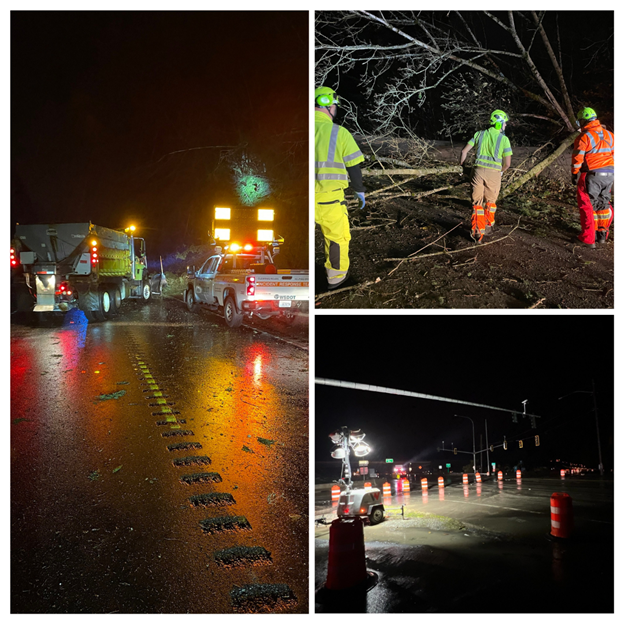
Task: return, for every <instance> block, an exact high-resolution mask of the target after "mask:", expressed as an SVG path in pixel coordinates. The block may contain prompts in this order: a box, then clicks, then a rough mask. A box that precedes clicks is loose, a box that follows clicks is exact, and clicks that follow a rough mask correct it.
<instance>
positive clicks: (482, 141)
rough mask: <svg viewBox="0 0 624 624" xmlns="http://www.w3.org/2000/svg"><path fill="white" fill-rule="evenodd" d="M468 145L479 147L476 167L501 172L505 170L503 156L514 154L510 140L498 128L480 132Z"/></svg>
mask: <svg viewBox="0 0 624 624" xmlns="http://www.w3.org/2000/svg"><path fill="white" fill-rule="evenodd" d="M468 143H469V145H473V146H474V145H475V144H476V145H477V158H476V160H475V167H483V168H484V169H496V171H501V169H502V168H503V156H511V155H512V154H513V152H512V151H511V144H510V143H509V139H508V138H507V137H506V136H505V135H504V134H503V133H502V132H501V131H500V130H497V129H496V128H488V129H487V130H479V131H478V132H476V133H475V135H474V136H473V137H472V139H470V140H469V141H468Z"/></svg>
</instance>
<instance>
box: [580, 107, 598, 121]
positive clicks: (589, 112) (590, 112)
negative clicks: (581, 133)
mask: <svg viewBox="0 0 624 624" xmlns="http://www.w3.org/2000/svg"><path fill="white" fill-rule="evenodd" d="M596 117H598V115H596V111H595V110H594V109H593V108H589V106H586V107H585V108H583V109H582V110H580V111H579V112H578V114H577V115H576V118H577V119H579V120H580V119H584V120H585V121H590V120H592V119H596Z"/></svg>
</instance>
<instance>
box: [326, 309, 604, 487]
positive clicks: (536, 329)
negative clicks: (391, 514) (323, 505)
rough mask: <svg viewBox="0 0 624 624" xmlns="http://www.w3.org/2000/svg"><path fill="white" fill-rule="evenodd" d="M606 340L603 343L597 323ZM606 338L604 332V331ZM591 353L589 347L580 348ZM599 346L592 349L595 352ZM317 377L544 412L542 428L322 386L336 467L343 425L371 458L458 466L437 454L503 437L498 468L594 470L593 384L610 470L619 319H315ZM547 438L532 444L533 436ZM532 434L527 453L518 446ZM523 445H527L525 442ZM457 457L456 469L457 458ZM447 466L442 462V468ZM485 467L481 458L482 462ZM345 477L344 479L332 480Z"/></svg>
mask: <svg viewBox="0 0 624 624" xmlns="http://www.w3.org/2000/svg"><path fill="white" fill-rule="evenodd" d="M598 326H599V327H600V335H601V339H600V340H599V341H596V340H595V338H594V336H596V334H597V330H596V328H597V327H598ZM603 332H604V333H603ZM583 344H585V345H587V349H585V350H584V349H583V347H582V345H583ZM590 345H591V346H590ZM315 358H316V363H315V366H316V377H321V378H328V379H337V380H343V381H352V382H358V383H368V384H374V385H379V386H387V387H390V388H398V389H401V390H409V391H413V392H420V393H424V394H432V395H437V396H443V397H448V398H453V399H459V400H465V401H471V402H475V403H483V404H487V405H493V406H496V407H503V408H509V409H510V410H518V411H520V412H522V401H523V400H524V399H528V404H527V412H528V413H532V414H537V415H539V416H543V418H542V419H540V420H537V429H531V425H530V422H529V419H528V418H525V419H523V418H522V417H519V419H518V424H513V423H512V419H511V415H510V414H506V413H503V412H496V411H492V410H483V409H480V408H474V407H467V406H462V405H457V404H451V403H440V402H434V401H428V400H421V399H415V398H408V397H398V396H390V395H387V394H379V393H372V392H364V391H357V390H351V389H343V388H334V387H328V386H322V385H318V384H317V385H316V392H315V400H316V408H315V411H316V425H315V443H316V453H315V459H316V461H322V462H327V461H335V462H336V470H337V471H338V473H337V475H338V474H339V470H340V468H339V463H340V462H339V461H337V460H331V458H330V456H329V453H330V452H331V450H332V449H333V448H334V447H333V445H332V443H331V441H330V440H329V438H328V437H327V436H328V435H329V433H331V432H332V431H334V430H336V429H337V428H339V427H341V426H343V425H346V426H348V427H350V428H351V429H362V430H363V431H364V432H365V433H366V434H367V437H366V441H367V442H368V443H369V444H370V445H371V446H372V447H373V449H374V451H373V453H371V455H369V456H368V457H367V459H370V460H373V461H384V459H386V458H393V459H394V460H395V461H402V462H404V461H409V460H411V461H418V460H419V459H420V460H433V461H435V462H436V463H437V462H438V461H440V460H442V459H444V461H445V462H451V461H455V464H457V466H456V465H455V464H454V467H455V468H456V469H457V470H459V469H460V468H461V466H462V465H463V464H465V463H472V461H471V460H472V458H471V456H469V455H457V456H453V454H452V453H451V454H448V453H447V454H439V453H437V451H436V448H437V447H438V446H440V447H441V446H442V441H444V446H445V447H447V448H448V447H450V446H451V444H453V445H454V446H455V447H457V448H459V449H462V450H466V451H468V450H469V451H472V428H471V424H470V421H469V420H466V419H465V418H454V417H453V416H454V415H455V414H458V415H461V416H468V417H470V418H472V419H473V420H474V423H475V434H476V443H477V448H478V447H479V434H480V433H481V434H483V436H484V440H485V431H484V424H483V423H484V420H485V419H487V421H488V435H489V442H490V444H500V443H502V441H503V435H506V436H507V440H508V441H509V447H508V450H507V451H506V452H505V451H503V450H502V449H500V450H498V449H497V450H496V452H495V453H496V454H495V456H492V455H491V457H490V461H498V462H502V461H503V460H504V461H505V463H509V464H510V465H515V463H516V462H517V461H519V460H520V459H523V461H524V462H525V465H528V466H529V467H535V466H537V465H545V464H546V463H547V462H548V461H549V460H550V459H558V458H559V459H561V460H562V461H568V462H574V463H585V464H587V465H590V466H592V467H597V464H598V460H597V443H596V426H595V420H594V416H593V412H592V408H593V403H592V396H591V394H579V393H577V394H574V395H572V396H570V397H567V398H565V399H563V400H558V397H560V396H563V395H565V394H567V393H571V392H573V391H576V390H583V391H588V390H589V391H591V389H592V379H594V380H595V383H596V394H597V401H598V412H599V418H600V420H599V424H600V433H601V441H602V454H603V462H604V464H605V466H606V467H607V468H608V469H610V468H611V467H612V466H613V317H611V316H598V317H592V316H583V315H581V316H578V315H575V316H569V315H566V316H562V315H557V316H544V315H540V316H530V317H529V316H510V315H470V316H459V315H452V316H451V315H436V316H423V315H402V316H398V315H392V316H388V315H383V316H381V315H379V316H368V315H362V316H331V317H330V316H327V315H323V316H317V319H316V355H315ZM535 434H538V435H539V436H540V446H539V447H537V448H536V447H535V446H534V438H533V436H534V435H535ZM520 438H525V441H524V448H523V449H522V450H520V449H519V448H518V443H517V442H516V440H517V439H520ZM526 438H529V439H528V440H526ZM458 459H459V463H458V462H457V460H458ZM440 463H442V462H440ZM484 464H485V462H484ZM336 478H338V476H336Z"/></svg>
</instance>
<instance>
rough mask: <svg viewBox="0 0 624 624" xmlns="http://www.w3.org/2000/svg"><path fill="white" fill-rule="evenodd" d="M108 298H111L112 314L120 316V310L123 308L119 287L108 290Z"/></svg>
mask: <svg viewBox="0 0 624 624" xmlns="http://www.w3.org/2000/svg"><path fill="white" fill-rule="evenodd" d="M108 296H109V297H110V303H111V312H112V313H113V314H119V308H120V307H121V292H120V291H119V288H117V286H112V287H110V288H108Z"/></svg>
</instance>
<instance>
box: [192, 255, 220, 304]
mask: <svg viewBox="0 0 624 624" xmlns="http://www.w3.org/2000/svg"><path fill="white" fill-rule="evenodd" d="M220 260H221V256H212V257H211V258H208V260H206V262H204V264H203V266H202V267H201V269H199V271H198V272H197V277H196V279H195V296H196V297H197V299H198V300H199V301H203V302H204V303H213V302H214V276H215V273H216V272H217V267H218V266H219V261H220Z"/></svg>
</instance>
